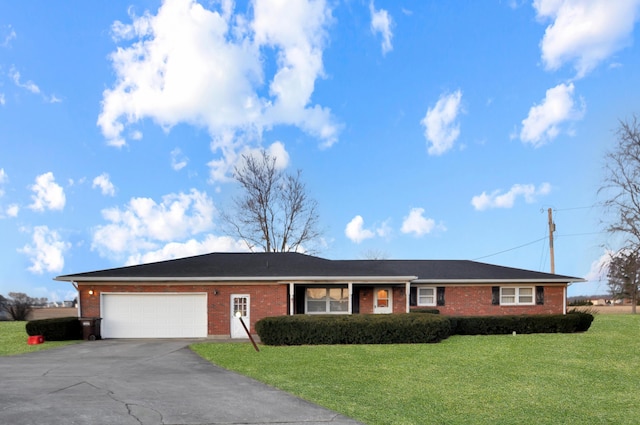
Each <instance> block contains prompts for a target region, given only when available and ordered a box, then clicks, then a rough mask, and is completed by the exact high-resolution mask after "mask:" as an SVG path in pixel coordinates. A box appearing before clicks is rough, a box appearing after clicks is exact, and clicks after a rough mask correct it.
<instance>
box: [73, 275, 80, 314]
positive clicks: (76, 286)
mask: <svg viewBox="0 0 640 425" xmlns="http://www.w3.org/2000/svg"><path fill="white" fill-rule="evenodd" d="M71 284H72V285H73V287H74V288H76V291H78V317H82V314H81V312H82V308H81V307H80V289H78V285H77V284H76V283H75V282H74V281H73V280H72V281H71Z"/></svg>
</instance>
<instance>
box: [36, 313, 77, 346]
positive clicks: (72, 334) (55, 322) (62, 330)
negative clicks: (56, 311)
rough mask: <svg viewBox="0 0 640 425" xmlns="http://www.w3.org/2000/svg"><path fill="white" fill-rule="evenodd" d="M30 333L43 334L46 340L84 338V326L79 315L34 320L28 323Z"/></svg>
mask: <svg viewBox="0 0 640 425" xmlns="http://www.w3.org/2000/svg"><path fill="white" fill-rule="evenodd" d="M26 329H27V334H28V335H31V336H33V335H42V336H44V340H45V341H69V340H74V339H82V326H81V324H80V321H79V320H78V318H77V317H59V318H55V319H42V320H32V321H30V322H27V325H26Z"/></svg>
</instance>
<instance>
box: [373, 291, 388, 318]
mask: <svg viewBox="0 0 640 425" xmlns="http://www.w3.org/2000/svg"><path fill="white" fill-rule="evenodd" d="M373 293H374V294H375V296H374V297H373V313H374V314H391V313H393V299H392V295H391V294H392V293H393V291H392V290H391V288H374V290H373Z"/></svg>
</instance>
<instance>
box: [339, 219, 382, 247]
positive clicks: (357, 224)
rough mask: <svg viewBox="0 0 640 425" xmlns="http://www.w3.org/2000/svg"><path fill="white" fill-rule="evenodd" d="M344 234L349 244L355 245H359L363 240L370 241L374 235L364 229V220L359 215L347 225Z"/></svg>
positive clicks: (372, 232)
mask: <svg viewBox="0 0 640 425" xmlns="http://www.w3.org/2000/svg"><path fill="white" fill-rule="evenodd" d="M344 234H345V235H346V236H347V237H348V238H349V239H350V240H351V242H355V243H360V242H362V241H363V240H365V239H371V238H372V237H374V236H375V235H376V234H375V232H374V231H372V230H369V229H365V228H364V219H363V218H362V216H360V215H357V216H355V217H353V219H352V220H351V221H350V222H349V223H347V227H345V229H344Z"/></svg>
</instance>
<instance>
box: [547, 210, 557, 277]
mask: <svg viewBox="0 0 640 425" xmlns="http://www.w3.org/2000/svg"><path fill="white" fill-rule="evenodd" d="M547 212H548V213H549V258H550V259H551V273H554V274H555V272H556V261H555V259H554V256H553V232H555V231H556V224H555V223H554V222H553V212H552V210H551V208H549V209H548V210H547Z"/></svg>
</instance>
